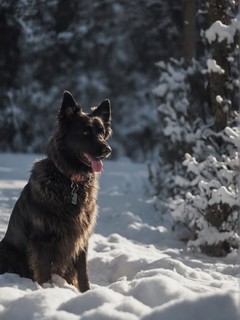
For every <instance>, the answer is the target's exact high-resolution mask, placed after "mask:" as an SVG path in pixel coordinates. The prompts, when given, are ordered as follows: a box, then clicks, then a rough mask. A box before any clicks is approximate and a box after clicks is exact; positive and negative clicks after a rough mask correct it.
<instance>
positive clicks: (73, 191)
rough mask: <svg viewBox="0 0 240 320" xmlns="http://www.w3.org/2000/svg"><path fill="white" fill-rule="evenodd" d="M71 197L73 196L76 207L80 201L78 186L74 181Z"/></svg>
mask: <svg viewBox="0 0 240 320" xmlns="http://www.w3.org/2000/svg"><path fill="white" fill-rule="evenodd" d="M71 188H72V191H71V195H72V201H71V202H72V204H74V205H76V204H77V200H78V196H77V191H78V184H77V183H76V182H74V181H72V183H71Z"/></svg>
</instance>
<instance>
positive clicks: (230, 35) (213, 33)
mask: <svg viewBox="0 0 240 320" xmlns="http://www.w3.org/2000/svg"><path fill="white" fill-rule="evenodd" d="M238 28H239V21H238V20H237V19H232V21H231V24H230V25H226V24H223V23H222V22H221V21H220V20H217V21H215V22H214V23H213V24H212V25H211V27H210V28H209V29H208V30H206V33H205V35H206V38H207V40H208V42H209V43H212V42H213V41H215V40H217V41H218V42H222V41H224V40H226V41H227V43H228V44H230V43H233V41H234V35H235V33H236V30H238Z"/></svg>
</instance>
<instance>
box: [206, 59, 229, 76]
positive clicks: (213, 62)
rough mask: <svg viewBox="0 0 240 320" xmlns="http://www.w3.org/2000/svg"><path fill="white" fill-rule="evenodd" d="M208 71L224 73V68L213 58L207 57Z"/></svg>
mask: <svg viewBox="0 0 240 320" xmlns="http://www.w3.org/2000/svg"><path fill="white" fill-rule="evenodd" d="M207 67H208V72H216V73H220V74H224V73H225V70H224V69H222V68H221V66H219V65H218V64H217V62H216V60H214V59H207Z"/></svg>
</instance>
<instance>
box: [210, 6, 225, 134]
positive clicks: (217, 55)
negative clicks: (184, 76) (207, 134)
mask: <svg viewBox="0 0 240 320" xmlns="http://www.w3.org/2000/svg"><path fill="white" fill-rule="evenodd" d="M228 6H229V3H228V0H210V1H209V10H208V20H209V26H211V25H212V24H213V23H214V22H215V21H217V20H220V21H221V22H222V23H223V24H228V23H229V18H228V16H227V8H228ZM210 51H211V53H212V59H214V60H216V63H217V64H218V65H219V66H220V67H221V68H222V69H223V70H224V73H218V72H210V96H211V106H212V111H213V114H214V118H215V124H214V129H215V130H216V131H217V132H218V131H221V130H222V129H224V128H225V127H226V125H227V117H228V110H227V109H225V108H226V107H229V105H228V106H227V105H224V103H223V102H222V101H221V99H217V98H216V97H217V96H220V97H222V98H223V99H226V98H229V97H228V96H229V93H228V92H227V88H226V82H227V80H228V79H229V63H228V60H227V57H228V54H229V53H230V46H229V45H228V44H227V41H226V40H224V41H222V42H218V39H216V40H215V41H214V42H212V43H211V49H210Z"/></svg>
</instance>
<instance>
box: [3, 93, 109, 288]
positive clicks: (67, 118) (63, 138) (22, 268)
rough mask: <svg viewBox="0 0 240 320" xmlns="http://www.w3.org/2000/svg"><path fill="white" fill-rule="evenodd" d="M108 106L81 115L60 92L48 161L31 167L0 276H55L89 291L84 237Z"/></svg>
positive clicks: (104, 151) (91, 215)
mask: <svg viewBox="0 0 240 320" xmlns="http://www.w3.org/2000/svg"><path fill="white" fill-rule="evenodd" d="M110 121H111V118H110V105H109V102H108V101H105V102H104V103H103V104H101V105H100V106H99V108H97V109H95V110H94V111H93V112H92V113H91V114H88V115H86V114H83V113H82V111H81V109H80V108H79V106H78V105H77V104H76V103H75V101H74V100H73V98H72V96H71V95H70V94H69V93H65V95H64V99H63V104H62V108H61V110H60V112H59V114H58V125H57V129H56V132H55V134H54V135H53V137H52V138H51V139H50V141H49V143H48V149H47V150H48V151H47V155H48V157H47V158H46V159H43V160H40V161H38V162H36V163H35V164H34V167H33V170H32V173H31V176H30V179H29V181H28V184H27V185H26V186H25V188H24V190H23V191H22V193H21V196H20V198H19V199H18V201H17V202H16V205H15V207H14V209H13V212H12V215H11V217H10V221H9V226H8V229H7V232H6V235H5V237H4V239H3V240H2V241H1V243H0V273H5V272H13V273H18V274H20V275H21V276H24V277H30V278H32V279H33V280H35V281H37V282H38V283H40V284H42V283H44V282H47V281H50V280H51V275H52V274H58V275H60V276H62V277H63V278H65V279H66V280H67V282H68V283H70V284H73V285H75V286H76V287H77V288H79V289H80V290H81V291H85V290H87V289H89V280H88V272H87V250H88V239H89V236H90V234H91V232H92V229H93V226H94V223H95V219H96V211H97V203H96V200H97V189H98V181H97V179H98V172H100V171H101V170H102V162H101V158H104V157H106V156H107V155H108V154H109V153H110V150H111V149H110V147H109V146H108V145H107V143H106V139H107V138H108V137H109V135H110Z"/></svg>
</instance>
